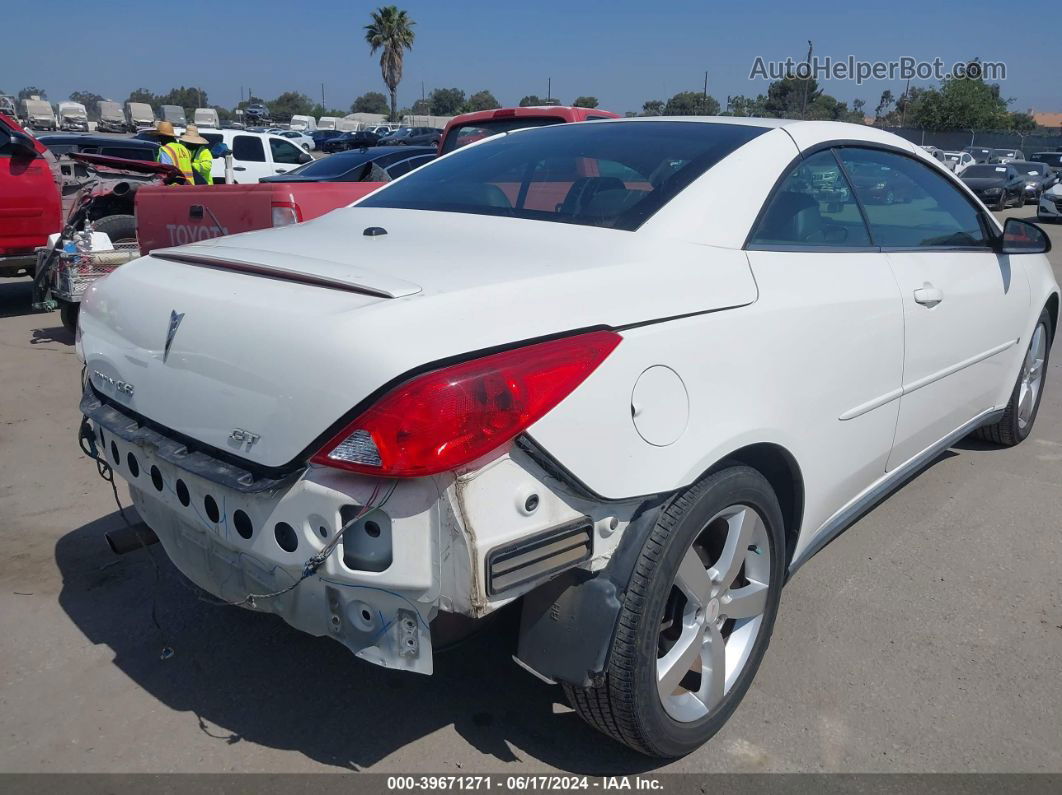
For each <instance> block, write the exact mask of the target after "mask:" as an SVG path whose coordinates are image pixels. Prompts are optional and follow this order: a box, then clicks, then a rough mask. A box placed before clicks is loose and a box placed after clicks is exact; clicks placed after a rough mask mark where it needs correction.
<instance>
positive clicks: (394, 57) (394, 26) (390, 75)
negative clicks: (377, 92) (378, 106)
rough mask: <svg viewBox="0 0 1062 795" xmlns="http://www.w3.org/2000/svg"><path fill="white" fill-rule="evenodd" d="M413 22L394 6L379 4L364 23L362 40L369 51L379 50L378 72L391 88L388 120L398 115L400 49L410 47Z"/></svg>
mask: <svg viewBox="0 0 1062 795" xmlns="http://www.w3.org/2000/svg"><path fill="white" fill-rule="evenodd" d="M415 24H416V23H415V22H414V21H413V20H411V19H410V18H409V16H408V15H407V14H406V12H405V11H399V10H398V7H397V6H382V7H380V8H378V9H376V10H375V11H373V12H372V24H369V25H366V26H365V41H367V42H368V43H369V47H370V50H369V53H370V55H375V54H376V51H377V50H383V54H382V55H381V56H380V72H381V74H383V81H384V83H386V84H387V90H388V91H390V92H391V121H396V120H397V119H398V96H397V91H398V84H399V83H400V82H401V81H402V59H403V55H404V54H403V52H402V50H403V49H407V50H411V49H413V26H414V25H415Z"/></svg>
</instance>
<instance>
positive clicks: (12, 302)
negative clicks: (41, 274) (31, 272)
mask: <svg viewBox="0 0 1062 795" xmlns="http://www.w3.org/2000/svg"><path fill="white" fill-rule="evenodd" d="M32 303H33V281H32V280H31V279H29V278H20V279H11V280H9V279H4V280H3V281H0V317H17V316H19V315H31V314H33V313H34V310H33V307H32V306H31V304H32Z"/></svg>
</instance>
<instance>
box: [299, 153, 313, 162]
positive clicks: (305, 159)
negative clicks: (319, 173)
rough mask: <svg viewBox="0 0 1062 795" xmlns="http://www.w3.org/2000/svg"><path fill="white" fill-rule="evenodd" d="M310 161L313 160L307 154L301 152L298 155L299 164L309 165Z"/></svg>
mask: <svg viewBox="0 0 1062 795" xmlns="http://www.w3.org/2000/svg"><path fill="white" fill-rule="evenodd" d="M311 160H313V158H312V157H311V156H310V153H309V152H303V153H302V154H301V155H299V163H300V164H302V163H309V162H310V161H311Z"/></svg>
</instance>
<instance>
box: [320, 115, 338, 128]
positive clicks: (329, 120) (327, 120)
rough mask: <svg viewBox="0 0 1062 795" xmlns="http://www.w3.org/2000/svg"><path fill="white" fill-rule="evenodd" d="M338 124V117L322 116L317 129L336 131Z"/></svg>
mask: <svg viewBox="0 0 1062 795" xmlns="http://www.w3.org/2000/svg"><path fill="white" fill-rule="evenodd" d="M338 122H339V118H338V117H337V116H322V117H321V118H319V119H318V120H317V129H318V130H334V129H336V124H337V123H338Z"/></svg>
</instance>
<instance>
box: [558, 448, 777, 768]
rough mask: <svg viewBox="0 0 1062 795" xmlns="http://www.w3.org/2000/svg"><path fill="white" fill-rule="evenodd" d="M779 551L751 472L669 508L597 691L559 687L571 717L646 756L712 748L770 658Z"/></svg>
mask: <svg viewBox="0 0 1062 795" xmlns="http://www.w3.org/2000/svg"><path fill="white" fill-rule="evenodd" d="M785 549H786V546H785V534H784V530H783V521H782V513H781V509H780V508H779V506H778V499H777V498H776V496H775V494H774V492H773V491H772V489H771V487H770V484H769V483H768V482H767V480H766V479H765V478H764V477H763V476H762V475H761V474H760V473H759V472H757V471H756V470H754V469H751V468H749V467H746V466H733V467H729V468H727V469H723V470H721V471H719V472H716V473H714V474H712V475H709V476H707V477H705V478H703V479H702V480H700V481H698V482H697V483H695V484H694V485H693V486H691V487H690V488H689V489H687V490H686V491H684V492H682V493H681V494H679V495H677V496H675V497H674V498H672V500H671V501H670V503H669V504H668V506H667V508H666V509H665V510H664V512H663V513H662V514H661V516H660V519H659V520H658V521H657V523H656V526H655V527H654V528H653V530H652V531H651V533H650V534H649V537H648V539H647V540H646V542H645V545H644V547H643V548H642V551H641V555H640V556H639V559H638V562H637V563H636V565H635V568H634V571H633V573H632V575H631V579H630V582H629V583H628V585H627V588H626V595H625V598H624V602H623V607H622V608H621V609H620V615H619V620H618V622H617V626H616V633H615V636H614V637H613V640H612V646H611V648H610V649H609V657H608V665H607V667H606V670H605V678H604V682H603V683H602V684H601V685H600V686H599V687H589V688H579V687H573V686H571V685H567V684H566V685H565V686H564V689H565V693H566V694H567V696H568V700H569V701H570V702H571V704H572V706H573V707H574V708H575V710H576V711H577V712H578V713H579V715H580V716H581V717H582V718H583V719H584V720H585V721H586V722H587V723H589V724H590V725H591V726H593V727H594V728H596V729H598V730H599V731H601V732H604V733H605V734H607V735H609V736H611V737H613V738H614V739H616V740H618V741H620V742H622V743H624V744H626V745H628V746H630V747H631V748H633V749H635V750H636V751H640V752H641V753H644V754H648V755H650V756H655V757H679V756H684V755H685V754H688V753H690V752H691V751H694V750H695V749H697V748H698V747H700V746H701V745H703V744H704V743H705V742H707V741H708V740H709V739H710V738H711V737H712V736H713V735H714V734H715V733H716V732H717V731H719V729H720V728H721V727H722V726H723V724H725V723H726V721H727V719H728V718H729V717H730V715H731V714H732V713H733V712H734V710H735V709H736V708H737V706H738V704H739V703H740V702H741V699H742V697H743V696H744V695H745V692H746V691H747V690H748V688H749V685H750V684H751V683H752V679H753V677H754V676H755V674H756V670H757V669H758V668H759V665H760V661H761V660H762V659H763V655H764V653H765V652H766V651H767V644H768V642H769V641H770V636H771V630H772V629H773V626H774V620H775V617H776V615H777V613H778V600H779V597H780V595H781V587H782V580H783V577H784V572H785Z"/></svg>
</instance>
